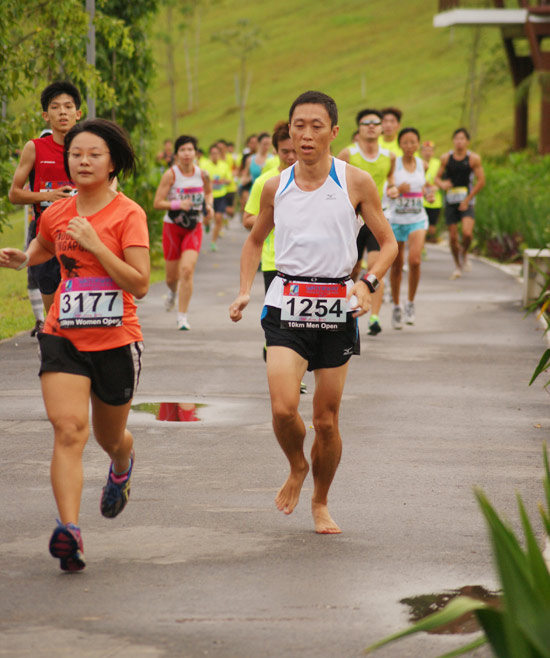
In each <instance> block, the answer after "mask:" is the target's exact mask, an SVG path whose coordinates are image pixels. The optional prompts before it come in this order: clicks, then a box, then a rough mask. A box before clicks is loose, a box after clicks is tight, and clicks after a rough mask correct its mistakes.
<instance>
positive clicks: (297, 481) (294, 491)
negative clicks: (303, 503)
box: [275, 462, 309, 514]
mask: <svg viewBox="0 0 550 658" xmlns="http://www.w3.org/2000/svg"><path fill="white" fill-rule="evenodd" d="M308 471H309V464H308V463H307V462H305V467H304V468H303V469H302V470H299V471H297V470H294V471H291V472H290V475H289V476H288V478H287V481H286V482H285V483H284V484H283V486H282V487H281V488H280V489H279V493H278V494H277V495H276V496H275V505H276V506H277V509H278V510H279V511H281V512H284V513H285V514H292V512H293V511H294V508H295V507H296V505H297V504H298V500H299V499H300V491H301V490H302V485H303V484H304V480H305V479H306V475H307V474H308Z"/></svg>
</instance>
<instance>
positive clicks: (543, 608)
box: [365, 445, 550, 658]
mask: <svg viewBox="0 0 550 658" xmlns="http://www.w3.org/2000/svg"><path fill="white" fill-rule="evenodd" d="M543 460H544V469H545V476H544V480H543V484H544V491H545V497H546V505H547V509H544V507H543V506H542V505H541V506H540V514H541V517H542V521H543V524H544V528H545V530H546V534H547V535H548V537H550V466H549V463H548V450H547V448H546V445H545V446H544V448H543ZM475 494H476V498H477V500H478V503H479V505H480V507H481V511H482V513H483V515H484V516H485V520H486V521H487V524H488V526H489V533H490V537H491V544H492V549H493V557H494V561H495V566H496V569H497V573H498V576H499V580H500V583H501V586H502V604H501V606H500V607H498V608H495V607H491V606H488V605H487V604H486V603H483V602H482V601H478V600H475V599H471V598H469V597H458V598H456V599H453V600H452V601H450V603H449V604H448V605H447V606H446V607H445V608H444V609H443V610H440V611H439V612H436V613H434V614H433V615H430V616H429V617H426V618H425V619H423V620H421V621H419V622H418V623H416V624H414V625H413V626H411V627H409V628H407V629H405V630H404V631H400V632H398V633H395V634H394V635H391V636H389V637H387V638H384V639H383V640H381V641H379V642H377V643H376V644H373V645H372V646H370V647H368V648H367V649H366V650H365V653H370V652H372V651H374V650H375V649H377V648H379V647H382V646H384V645H386V644H389V643H390V642H393V641H395V640H398V639H400V638H403V637H405V636H407V635H411V634H413V633H418V632H419V631H429V630H433V629H435V628H438V627H440V626H442V625H444V624H446V623H449V622H450V621H454V620H455V619H458V618H459V617H461V616H462V615H463V614H465V613H467V612H474V614H475V616H476V617H477V620H478V622H479V624H480V626H481V628H482V630H483V632H484V636H482V637H478V638H476V639H475V640H474V641H472V642H470V643H469V644H468V645H466V646H464V647H462V648H460V649H457V650H455V651H452V652H451V653H447V654H445V655H444V656H440V657H439V658H452V657H454V656H461V655H464V654H465V653H467V652H468V651H471V650H473V649H475V648H477V647H479V646H481V645H482V644H485V643H489V645H490V646H491V648H492V650H493V652H494V654H495V656H497V658H519V657H521V658H550V624H549V623H548V620H549V619H550V573H549V571H548V566H547V565H546V563H545V561H544V556H543V554H542V551H541V549H540V548H539V546H538V544H537V541H536V538H535V533H534V532H533V527H532V525H531V522H530V520H529V517H528V515H527V512H526V510H525V507H524V505H523V501H522V499H521V497H520V496H519V495H518V507H519V515H520V519H521V523H522V526H523V533H524V536H525V548H522V546H521V545H520V542H519V540H518V538H517V537H516V535H515V534H514V532H513V530H512V529H511V528H510V526H509V525H508V524H507V523H505V522H504V521H503V520H502V519H501V518H500V517H499V515H498V514H497V512H496V511H495V509H494V508H493V506H492V505H491V504H490V503H489V501H488V500H487V498H486V496H485V495H484V493H483V492H482V491H481V490H476V492H475Z"/></svg>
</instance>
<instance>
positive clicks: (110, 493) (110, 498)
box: [101, 450, 136, 519]
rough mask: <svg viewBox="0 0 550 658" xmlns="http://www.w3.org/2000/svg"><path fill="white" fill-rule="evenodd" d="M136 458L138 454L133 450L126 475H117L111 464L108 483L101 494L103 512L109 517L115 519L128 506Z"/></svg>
mask: <svg viewBox="0 0 550 658" xmlns="http://www.w3.org/2000/svg"><path fill="white" fill-rule="evenodd" d="M135 459H136V456H135V453H134V451H133V450H132V452H131V454H130V468H129V469H128V472H127V473H125V474H124V475H115V473H114V472H113V462H111V465H110V466H109V475H108V477H107V484H106V485H105V486H104V487H103V494H102V495H101V513H102V514H103V516H105V517H107V518H108V519H114V518H115V516H118V515H119V514H120V513H121V512H122V510H123V509H124V508H125V507H126V503H127V502H128V498H130V480H131V477H132V469H133V467H134V461H135Z"/></svg>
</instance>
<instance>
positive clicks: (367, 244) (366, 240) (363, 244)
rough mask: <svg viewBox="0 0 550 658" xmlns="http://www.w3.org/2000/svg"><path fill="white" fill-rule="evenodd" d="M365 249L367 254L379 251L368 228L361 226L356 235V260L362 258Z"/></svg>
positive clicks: (378, 246)
mask: <svg viewBox="0 0 550 658" xmlns="http://www.w3.org/2000/svg"><path fill="white" fill-rule="evenodd" d="M365 249H366V250H367V253H369V251H380V245H379V244H378V241H377V239H376V238H375V237H374V234H373V232H372V231H371V230H370V228H369V227H368V226H367V225H366V224H363V226H361V228H360V229H359V233H358V234H357V260H361V258H363V252H364V251H365Z"/></svg>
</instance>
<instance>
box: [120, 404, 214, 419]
mask: <svg viewBox="0 0 550 658" xmlns="http://www.w3.org/2000/svg"><path fill="white" fill-rule="evenodd" d="M206 406H207V405H206V404H200V403H196V402H142V403H141V404H134V405H132V407H131V408H132V410H133V411H140V412H142V413H147V414H151V415H152V416H154V418H155V420H159V421H168V422H172V423H193V422H196V421H198V420H202V418H201V409H203V408H204V407H206Z"/></svg>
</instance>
